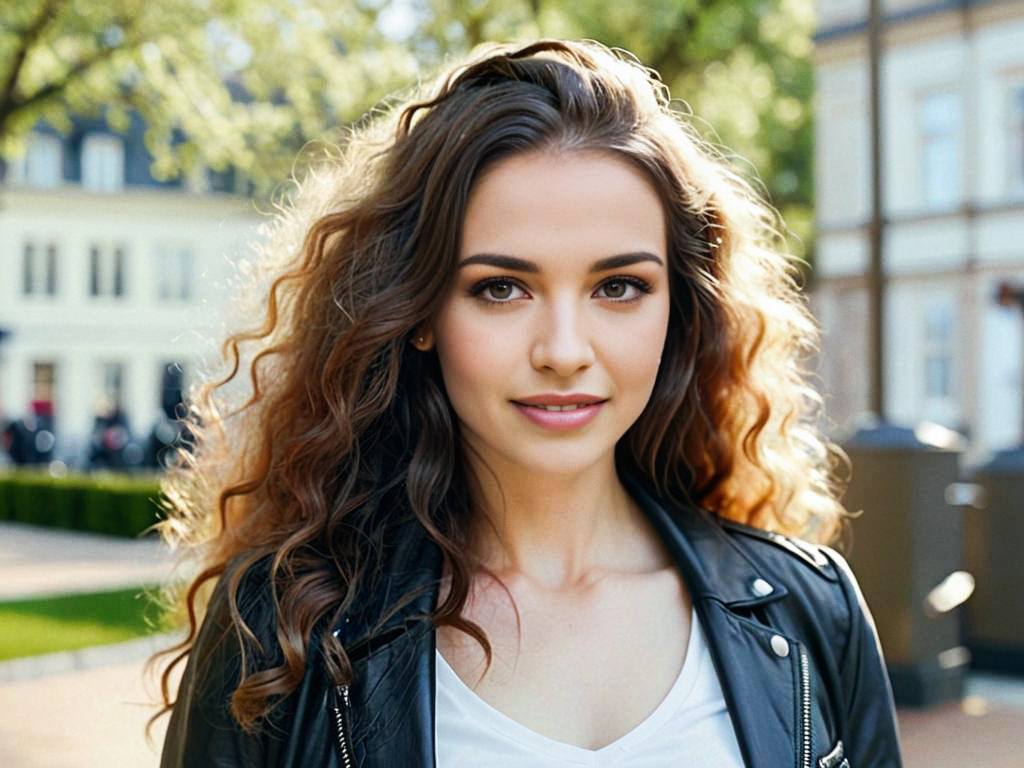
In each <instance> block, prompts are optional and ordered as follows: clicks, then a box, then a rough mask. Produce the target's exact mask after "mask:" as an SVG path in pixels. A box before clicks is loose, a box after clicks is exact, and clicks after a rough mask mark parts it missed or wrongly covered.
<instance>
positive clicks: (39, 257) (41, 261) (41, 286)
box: [21, 240, 57, 296]
mask: <svg viewBox="0 0 1024 768" xmlns="http://www.w3.org/2000/svg"><path fill="white" fill-rule="evenodd" d="M21 274H22V284H21V287H22V293H23V294H24V295H25V296H56V295H57V244H56V243H46V244H45V245H43V244H40V243H36V242H33V241H31V240H30V241H27V242H26V243H25V246H24V248H23V249H22V264H21Z"/></svg>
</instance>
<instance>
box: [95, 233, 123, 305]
mask: <svg viewBox="0 0 1024 768" xmlns="http://www.w3.org/2000/svg"><path fill="white" fill-rule="evenodd" d="M124 270H125V247H124V246H123V245H115V246H112V247H104V246H102V245H99V244H97V243H93V244H92V245H91V246H90V247H89V295H90V296H115V297H121V296H124V295H125V273H124Z"/></svg>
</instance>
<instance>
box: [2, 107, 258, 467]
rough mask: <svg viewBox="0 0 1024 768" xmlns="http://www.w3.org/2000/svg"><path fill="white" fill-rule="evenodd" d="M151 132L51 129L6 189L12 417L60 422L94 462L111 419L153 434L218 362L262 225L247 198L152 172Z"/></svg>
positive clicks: (70, 445)
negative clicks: (102, 420) (235, 294)
mask: <svg viewBox="0 0 1024 768" xmlns="http://www.w3.org/2000/svg"><path fill="white" fill-rule="evenodd" d="M148 158H149V156H148V153H146V151H145V149H144V148H143V146H142V143H141V131H140V130H136V131H133V132H132V133H130V134H129V135H126V136H121V135H117V134H114V133H112V132H109V131H107V130H105V129H104V127H103V125H102V124H99V123H78V124H76V129H75V131H74V132H72V134H71V135H69V136H59V135H57V134H55V133H50V132H47V131H46V130H45V129H43V130H40V131H38V132H36V133H34V134H32V136H31V137H30V139H29V141H28V143H27V150H26V152H25V153H24V155H22V156H20V157H13V158H8V160H7V164H6V173H5V178H4V183H3V185H2V186H0V330H2V331H4V332H6V334H5V336H4V338H3V339H2V340H0V416H2V417H5V418H6V419H19V418H22V417H25V416H27V415H28V414H30V413H32V412H33V411H36V412H51V411H52V419H53V434H54V435H55V437H56V446H55V450H54V455H55V457H58V458H61V459H64V460H65V461H67V462H68V463H74V464H77V463H81V462H83V461H84V460H85V457H86V456H87V453H88V444H89V440H90V437H91V434H92V431H93V427H94V425H95V423H96V420H97V418H98V417H104V416H109V415H110V414H111V413H113V412H116V413H118V414H119V415H120V416H121V417H123V418H124V419H126V421H127V425H128V427H129V429H130V430H131V432H132V433H133V434H136V435H145V434H146V433H147V432H148V431H149V430H151V429H152V427H153V425H154V423H156V422H157V420H158V419H159V418H160V416H161V414H162V413H163V412H164V411H165V410H166V408H167V407H168V397H169V395H171V394H173V393H174V391H175V390H180V389H181V388H182V387H187V386H188V383H189V381H190V380H191V377H192V376H193V375H194V373H195V370H196V366H197V365H202V364H205V363H204V361H206V360H208V359H210V357H211V355H216V349H215V346H216V345H215V337H216V334H217V332H218V330H219V329H220V328H221V326H222V324H223V321H224V318H225V316H226V310H228V309H229V307H227V306H226V301H227V300H228V296H229V289H230V280H231V277H232V275H233V273H234V269H233V267H234V265H235V263H236V262H237V260H238V259H239V258H243V257H244V256H245V255H246V254H247V253H248V249H249V247H250V246H251V243H252V242H253V241H255V240H256V237H257V226H258V224H259V221H260V217H259V216H257V214H256V212H255V209H254V207H253V206H252V204H251V203H249V202H248V201H247V200H246V199H245V198H244V197H243V196H240V195H235V194H230V193H228V192H225V191H222V189H223V187H221V188H220V189H218V187H217V183H216V182H217V181H218V179H217V178H216V177H214V183H213V184H204V185H203V188H202V189H200V188H198V186H197V185H196V184H195V183H192V184H188V183H182V182H179V183H166V182H158V181H156V180H155V179H153V178H152V177H151V176H149V172H148V168H149V159H148Z"/></svg>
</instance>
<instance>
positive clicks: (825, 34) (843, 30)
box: [813, 0, 1024, 65]
mask: <svg viewBox="0 0 1024 768" xmlns="http://www.w3.org/2000/svg"><path fill="white" fill-rule="evenodd" d="M1015 19H1024V0H945V1H940V2H935V3H929V4H927V5H921V6H917V7H914V8H907V9H901V10H898V11H893V12H891V13H888V14H886V17H885V21H884V23H883V25H882V33H883V35H882V36H883V47H885V48H893V47H899V46H903V45H912V44H914V43H919V42H923V41H927V40H932V39H935V38H939V37H945V36H949V35H962V34H965V33H967V32H968V31H969V30H971V29H976V28H979V27H987V26H993V25H996V24H1000V23H1005V22H1007V21H1013V20H1015ZM813 40H814V43H815V45H814V54H813V56H814V59H815V62H816V63H817V64H819V65H820V64H823V63H826V62H830V61H837V60H844V59H856V58H864V57H866V56H867V19H866V18H863V19H851V20H848V21H844V22H840V23H837V24H831V25H827V26H823V27H822V28H821V29H820V30H819V31H818V32H816V33H815V35H814V37H813Z"/></svg>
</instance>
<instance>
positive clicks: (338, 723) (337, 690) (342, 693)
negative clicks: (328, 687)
mask: <svg viewBox="0 0 1024 768" xmlns="http://www.w3.org/2000/svg"><path fill="white" fill-rule="evenodd" d="M331 710H332V711H333V712H334V736H335V738H336V739H337V742H338V755H339V756H340V757H341V765H342V768H352V748H351V747H350V746H349V740H348V731H347V729H346V727H345V726H346V724H347V723H348V716H349V713H350V712H351V711H352V698H351V696H350V695H349V692H348V685H346V684H344V683H343V684H342V685H336V686H334V702H333V704H332V706H331Z"/></svg>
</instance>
